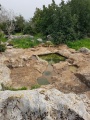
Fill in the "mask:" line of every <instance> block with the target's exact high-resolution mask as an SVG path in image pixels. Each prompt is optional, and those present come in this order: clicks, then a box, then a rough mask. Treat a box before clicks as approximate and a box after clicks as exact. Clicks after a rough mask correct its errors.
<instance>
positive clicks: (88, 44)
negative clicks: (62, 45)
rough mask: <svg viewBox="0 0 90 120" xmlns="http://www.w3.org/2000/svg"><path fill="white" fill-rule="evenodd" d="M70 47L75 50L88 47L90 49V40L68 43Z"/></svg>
mask: <svg viewBox="0 0 90 120" xmlns="http://www.w3.org/2000/svg"><path fill="white" fill-rule="evenodd" d="M66 44H67V45H68V47H70V48H73V49H76V50H78V49H80V48H81V47H86V48H88V49H90V39H89V38H88V39H82V40H76V41H74V42H71V41H68V42H67V43H66Z"/></svg>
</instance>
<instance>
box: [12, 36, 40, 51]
mask: <svg viewBox="0 0 90 120" xmlns="http://www.w3.org/2000/svg"><path fill="white" fill-rule="evenodd" d="M11 44H13V45H14V47H16V48H24V49H25V48H31V47H34V46H37V45H38V44H39V42H38V41H37V40H36V38H33V39H32V38H22V39H13V40H12V41H11Z"/></svg>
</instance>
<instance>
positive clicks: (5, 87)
mask: <svg viewBox="0 0 90 120" xmlns="http://www.w3.org/2000/svg"><path fill="white" fill-rule="evenodd" d="M1 86H2V90H3V91H4V90H11V91H18V90H27V88H26V87H21V88H13V87H7V86H5V85H4V84H3V83H1Z"/></svg>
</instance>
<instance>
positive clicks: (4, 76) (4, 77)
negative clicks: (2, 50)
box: [0, 64, 11, 85]
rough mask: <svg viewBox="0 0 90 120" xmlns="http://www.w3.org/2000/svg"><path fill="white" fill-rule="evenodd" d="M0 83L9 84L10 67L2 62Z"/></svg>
mask: <svg viewBox="0 0 90 120" xmlns="http://www.w3.org/2000/svg"><path fill="white" fill-rule="evenodd" d="M0 83H3V84H4V85H7V84H11V78H10V69H9V68H8V67H6V66H5V65H4V64H0Z"/></svg>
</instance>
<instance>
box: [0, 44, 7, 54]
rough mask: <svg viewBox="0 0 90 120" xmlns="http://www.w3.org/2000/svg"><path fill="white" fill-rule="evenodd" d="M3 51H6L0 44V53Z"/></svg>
mask: <svg viewBox="0 0 90 120" xmlns="http://www.w3.org/2000/svg"><path fill="white" fill-rule="evenodd" d="M5 50H6V47H5V45H1V44H0V52H4V51H5Z"/></svg>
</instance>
